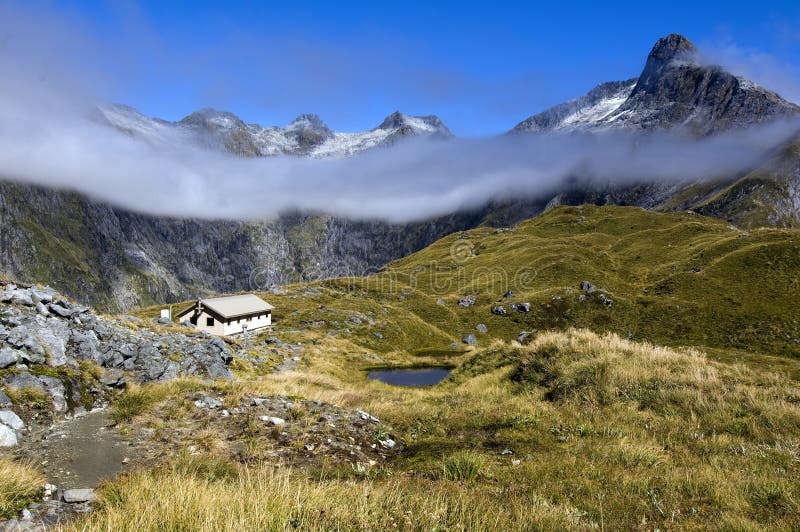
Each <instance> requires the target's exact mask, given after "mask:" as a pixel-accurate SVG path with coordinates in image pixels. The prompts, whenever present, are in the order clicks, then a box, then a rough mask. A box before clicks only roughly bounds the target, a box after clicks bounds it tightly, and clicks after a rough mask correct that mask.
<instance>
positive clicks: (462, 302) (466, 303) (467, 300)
mask: <svg viewBox="0 0 800 532" xmlns="http://www.w3.org/2000/svg"><path fill="white" fill-rule="evenodd" d="M476 301H477V298H476V297H475V296H467V297H463V298H461V299H459V300H458V306H459V307H471V306H472V305H474V304H475V302H476Z"/></svg>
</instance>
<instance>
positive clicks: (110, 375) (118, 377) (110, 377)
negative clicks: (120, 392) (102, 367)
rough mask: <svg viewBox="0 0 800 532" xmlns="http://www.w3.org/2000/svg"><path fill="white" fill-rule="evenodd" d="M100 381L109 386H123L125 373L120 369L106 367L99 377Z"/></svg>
mask: <svg viewBox="0 0 800 532" xmlns="http://www.w3.org/2000/svg"><path fill="white" fill-rule="evenodd" d="M100 382H101V383H102V384H105V385H106V386H108V387H109V388H124V387H125V385H126V382H125V374H124V373H123V372H122V370H120V369H107V370H106V371H105V372H104V373H103V375H102V376H101V377H100Z"/></svg>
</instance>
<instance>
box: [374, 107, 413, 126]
mask: <svg viewBox="0 0 800 532" xmlns="http://www.w3.org/2000/svg"><path fill="white" fill-rule="evenodd" d="M407 118H408V117H407V116H406V115H404V114H403V113H401V112H400V111H395V112H394V113H392V114H390V115H389V116H387V117H386V118H384V119H383V122H381V124H380V125H379V126H378V127H377V128H376V129H397V128H399V127H403V126H404V125H406V119H407Z"/></svg>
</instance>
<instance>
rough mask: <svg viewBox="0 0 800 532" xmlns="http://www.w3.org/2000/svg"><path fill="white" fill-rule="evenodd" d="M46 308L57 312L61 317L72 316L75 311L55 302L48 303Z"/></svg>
mask: <svg viewBox="0 0 800 532" xmlns="http://www.w3.org/2000/svg"><path fill="white" fill-rule="evenodd" d="M48 308H49V309H50V311H51V312H55V313H56V314H58V315H59V316H61V317H62V318H69V317H70V316H72V315H73V314H74V313H75V311H73V310H72V309H68V308H66V307H63V306H61V305H59V304H57V303H54V304H52V305H50V306H49V307H48Z"/></svg>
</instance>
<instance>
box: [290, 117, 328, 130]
mask: <svg viewBox="0 0 800 532" xmlns="http://www.w3.org/2000/svg"><path fill="white" fill-rule="evenodd" d="M286 127H287V129H288V128H295V129H296V128H302V129H313V130H316V131H322V130H325V131H331V130H330V128H329V127H328V125H327V124H326V123H325V122H323V121H322V119H321V118H320V117H319V115H316V114H313V113H304V114H301V115H298V116H297V118H295V119H294V120H292V121H291V122H290V123H289V125H288V126H286Z"/></svg>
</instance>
